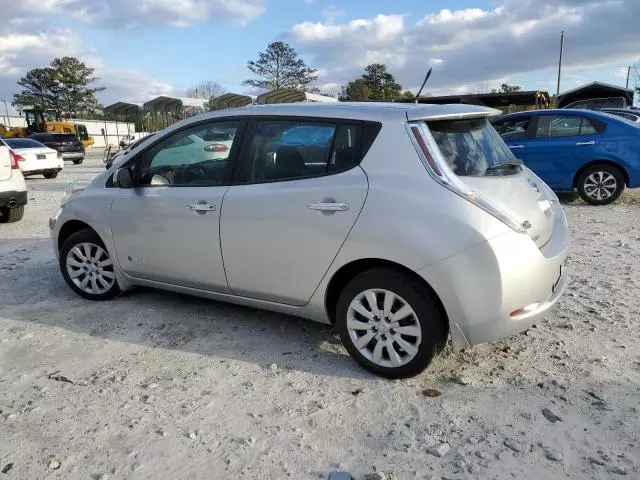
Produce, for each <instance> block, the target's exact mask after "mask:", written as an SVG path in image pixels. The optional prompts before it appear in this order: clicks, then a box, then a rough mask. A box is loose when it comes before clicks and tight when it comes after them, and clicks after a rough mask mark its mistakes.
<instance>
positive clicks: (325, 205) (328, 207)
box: [307, 202, 349, 212]
mask: <svg viewBox="0 0 640 480" xmlns="http://www.w3.org/2000/svg"><path fill="white" fill-rule="evenodd" d="M307 207H308V208H310V209H311V210H320V211H321V212H346V211H347V210H349V204H348V203H339V202H320V203H311V204H309V205H307Z"/></svg>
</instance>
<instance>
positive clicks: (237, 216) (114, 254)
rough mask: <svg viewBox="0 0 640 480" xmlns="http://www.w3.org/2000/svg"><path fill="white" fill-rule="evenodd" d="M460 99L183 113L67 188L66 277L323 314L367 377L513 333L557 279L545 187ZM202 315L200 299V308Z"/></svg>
mask: <svg viewBox="0 0 640 480" xmlns="http://www.w3.org/2000/svg"><path fill="white" fill-rule="evenodd" d="M497 113H499V112H498V111H496V110H491V109H487V108H481V107H475V106H469V105H409V104H377V103H375V104H357V103H355V104H354V103H336V104H284V105H264V106H252V107H246V108H239V109H232V110H226V111H218V112H211V113H206V114H202V115H199V116H196V117H191V118H189V119H187V120H184V121H182V122H180V123H177V124H175V125H173V126H171V127H169V128H167V129H166V130H164V131H163V132H160V133H158V134H156V135H154V137H153V138H151V139H149V140H147V141H145V142H142V143H141V144H140V145H138V146H137V147H136V148H135V149H133V150H132V151H131V152H129V153H127V154H126V155H124V156H122V158H120V159H119V160H118V161H117V162H116V163H115V165H113V166H112V167H111V168H110V169H109V170H107V171H105V172H104V173H102V174H101V175H99V176H98V177H97V178H96V179H95V180H93V181H92V182H91V183H90V184H88V185H82V186H74V187H73V188H72V189H71V190H70V191H69V192H68V193H67V195H66V196H65V200H64V201H63V204H62V206H61V207H60V209H59V211H58V212H57V214H56V215H55V217H53V218H52V219H51V220H50V227H51V233H52V238H53V245H54V249H55V251H56V252H57V254H58V257H59V263H60V269H61V271H62V275H63V277H64V279H65V280H66V282H67V283H68V285H69V286H70V287H71V288H72V289H73V290H74V291H75V292H76V293H77V294H79V295H81V296H83V297H85V298H88V299H91V300H106V299H111V298H114V297H116V296H118V294H119V293H120V292H122V291H124V290H128V289H130V288H132V287H134V286H136V285H143V286H150V287H156V288H160V289H166V290H171V291H174V292H181V293H187V294H192V295H198V296H203V297H208V298H211V299H215V300H222V301H228V302H232V303H237V304H241V305H247V306H251V307H258V308H264V309H267V310H273V311H276V312H282V313H286V314H292V315H298V316H301V317H306V318H309V319H311V320H315V321H318V322H322V323H327V324H334V325H335V327H336V329H337V331H338V332H339V333H340V336H341V338H342V341H343V342H344V345H345V347H346V349H347V350H348V351H349V353H350V354H351V355H352V356H353V358H354V359H355V360H356V361H357V362H358V363H360V364H361V365H362V366H364V367H365V368H367V369H368V370H370V371H372V372H375V373H376V374H379V375H382V376H385V377H390V378H398V377H408V376H411V375H415V374H417V373H419V372H421V371H423V370H424V369H425V368H426V367H427V366H428V365H429V363H430V362H431V361H432V359H433V358H434V356H435V355H437V354H438V353H439V351H440V350H441V349H442V348H443V347H444V345H445V344H446V341H447V339H448V337H449V335H451V339H452V345H453V348H454V349H455V350H459V349H462V348H464V347H466V346H469V345H472V344H476V343H481V342H486V341H489V340H493V339H496V338H499V337H504V336H508V335H512V334H514V333H517V332H520V331H522V330H524V329H526V328H528V327H529V326H531V325H532V324H533V323H534V322H536V321H537V320H539V319H540V317H541V316H542V315H543V314H544V313H545V311H546V310H547V309H549V308H550V307H551V306H552V305H553V304H554V303H555V302H556V301H557V300H558V298H559V297H560V295H561V293H562V291H563V289H564V287H565V285H566V282H567V276H566V273H565V260H566V257H567V250H568V246H569V228H568V226H567V221H566V218H565V215H564V212H563V209H562V207H561V206H560V204H559V202H558V199H557V197H556V196H555V194H554V193H553V192H552V191H551V190H550V189H549V188H548V187H547V186H546V185H545V184H544V182H542V181H541V180H540V179H539V178H538V177H536V175H534V174H533V173H532V172H531V171H530V170H528V169H527V168H526V167H525V166H524V165H523V164H522V163H521V162H519V161H517V160H516V158H515V157H514V156H513V155H512V153H511V151H510V150H509V149H508V148H507V146H506V145H505V143H504V142H503V141H502V139H501V138H500V136H499V135H498V134H497V133H496V131H495V130H494V129H493V127H492V126H491V124H490V123H489V122H488V117H490V116H492V115H494V114H497ZM212 308H215V306H212Z"/></svg>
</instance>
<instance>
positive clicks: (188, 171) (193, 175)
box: [180, 164, 207, 184]
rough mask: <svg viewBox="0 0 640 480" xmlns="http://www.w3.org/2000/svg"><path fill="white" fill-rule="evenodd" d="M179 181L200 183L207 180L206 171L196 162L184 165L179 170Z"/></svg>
mask: <svg viewBox="0 0 640 480" xmlns="http://www.w3.org/2000/svg"><path fill="white" fill-rule="evenodd" d="M180 177H181V183H184V184H196V182H199V183H202V182H206V180H207V172H206V171H205V169H204V168H202V167H201V166H200V165H198V164H188V165H184V167H183V168H182V171H181V172H180Z"/></svg>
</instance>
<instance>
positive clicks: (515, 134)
mask: <svg viewBox="0 0 640 480" xmlns="http://www.w3.org/2000/svg"><path fill="white" fill-rule="evenodd" d="M529 123H531V117H530V116H526V117H517V118H510V119H508V120H501V121H498V122H495V123H494V124H493V127H494V128H495V129H496V131H497V132H498V133H499V134H500V136H501V137H502V138H504V139H505V141H508V140H519V139H521V138H524V137H525V135H526V134H527V129H528V128H529Z"/></svg>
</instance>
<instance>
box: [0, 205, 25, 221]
mask: <svg viewBox="0 0 640 480" xmlns="http://www.w3.org/2000/svg"><path fill="white" fill-rule="evenodd" d="M23 216H24V205H22V206H20V207H15V208H3V209H2V217H0V222H2V223H14V222H18V221H20V220H22V217H23Z"/></svg>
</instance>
